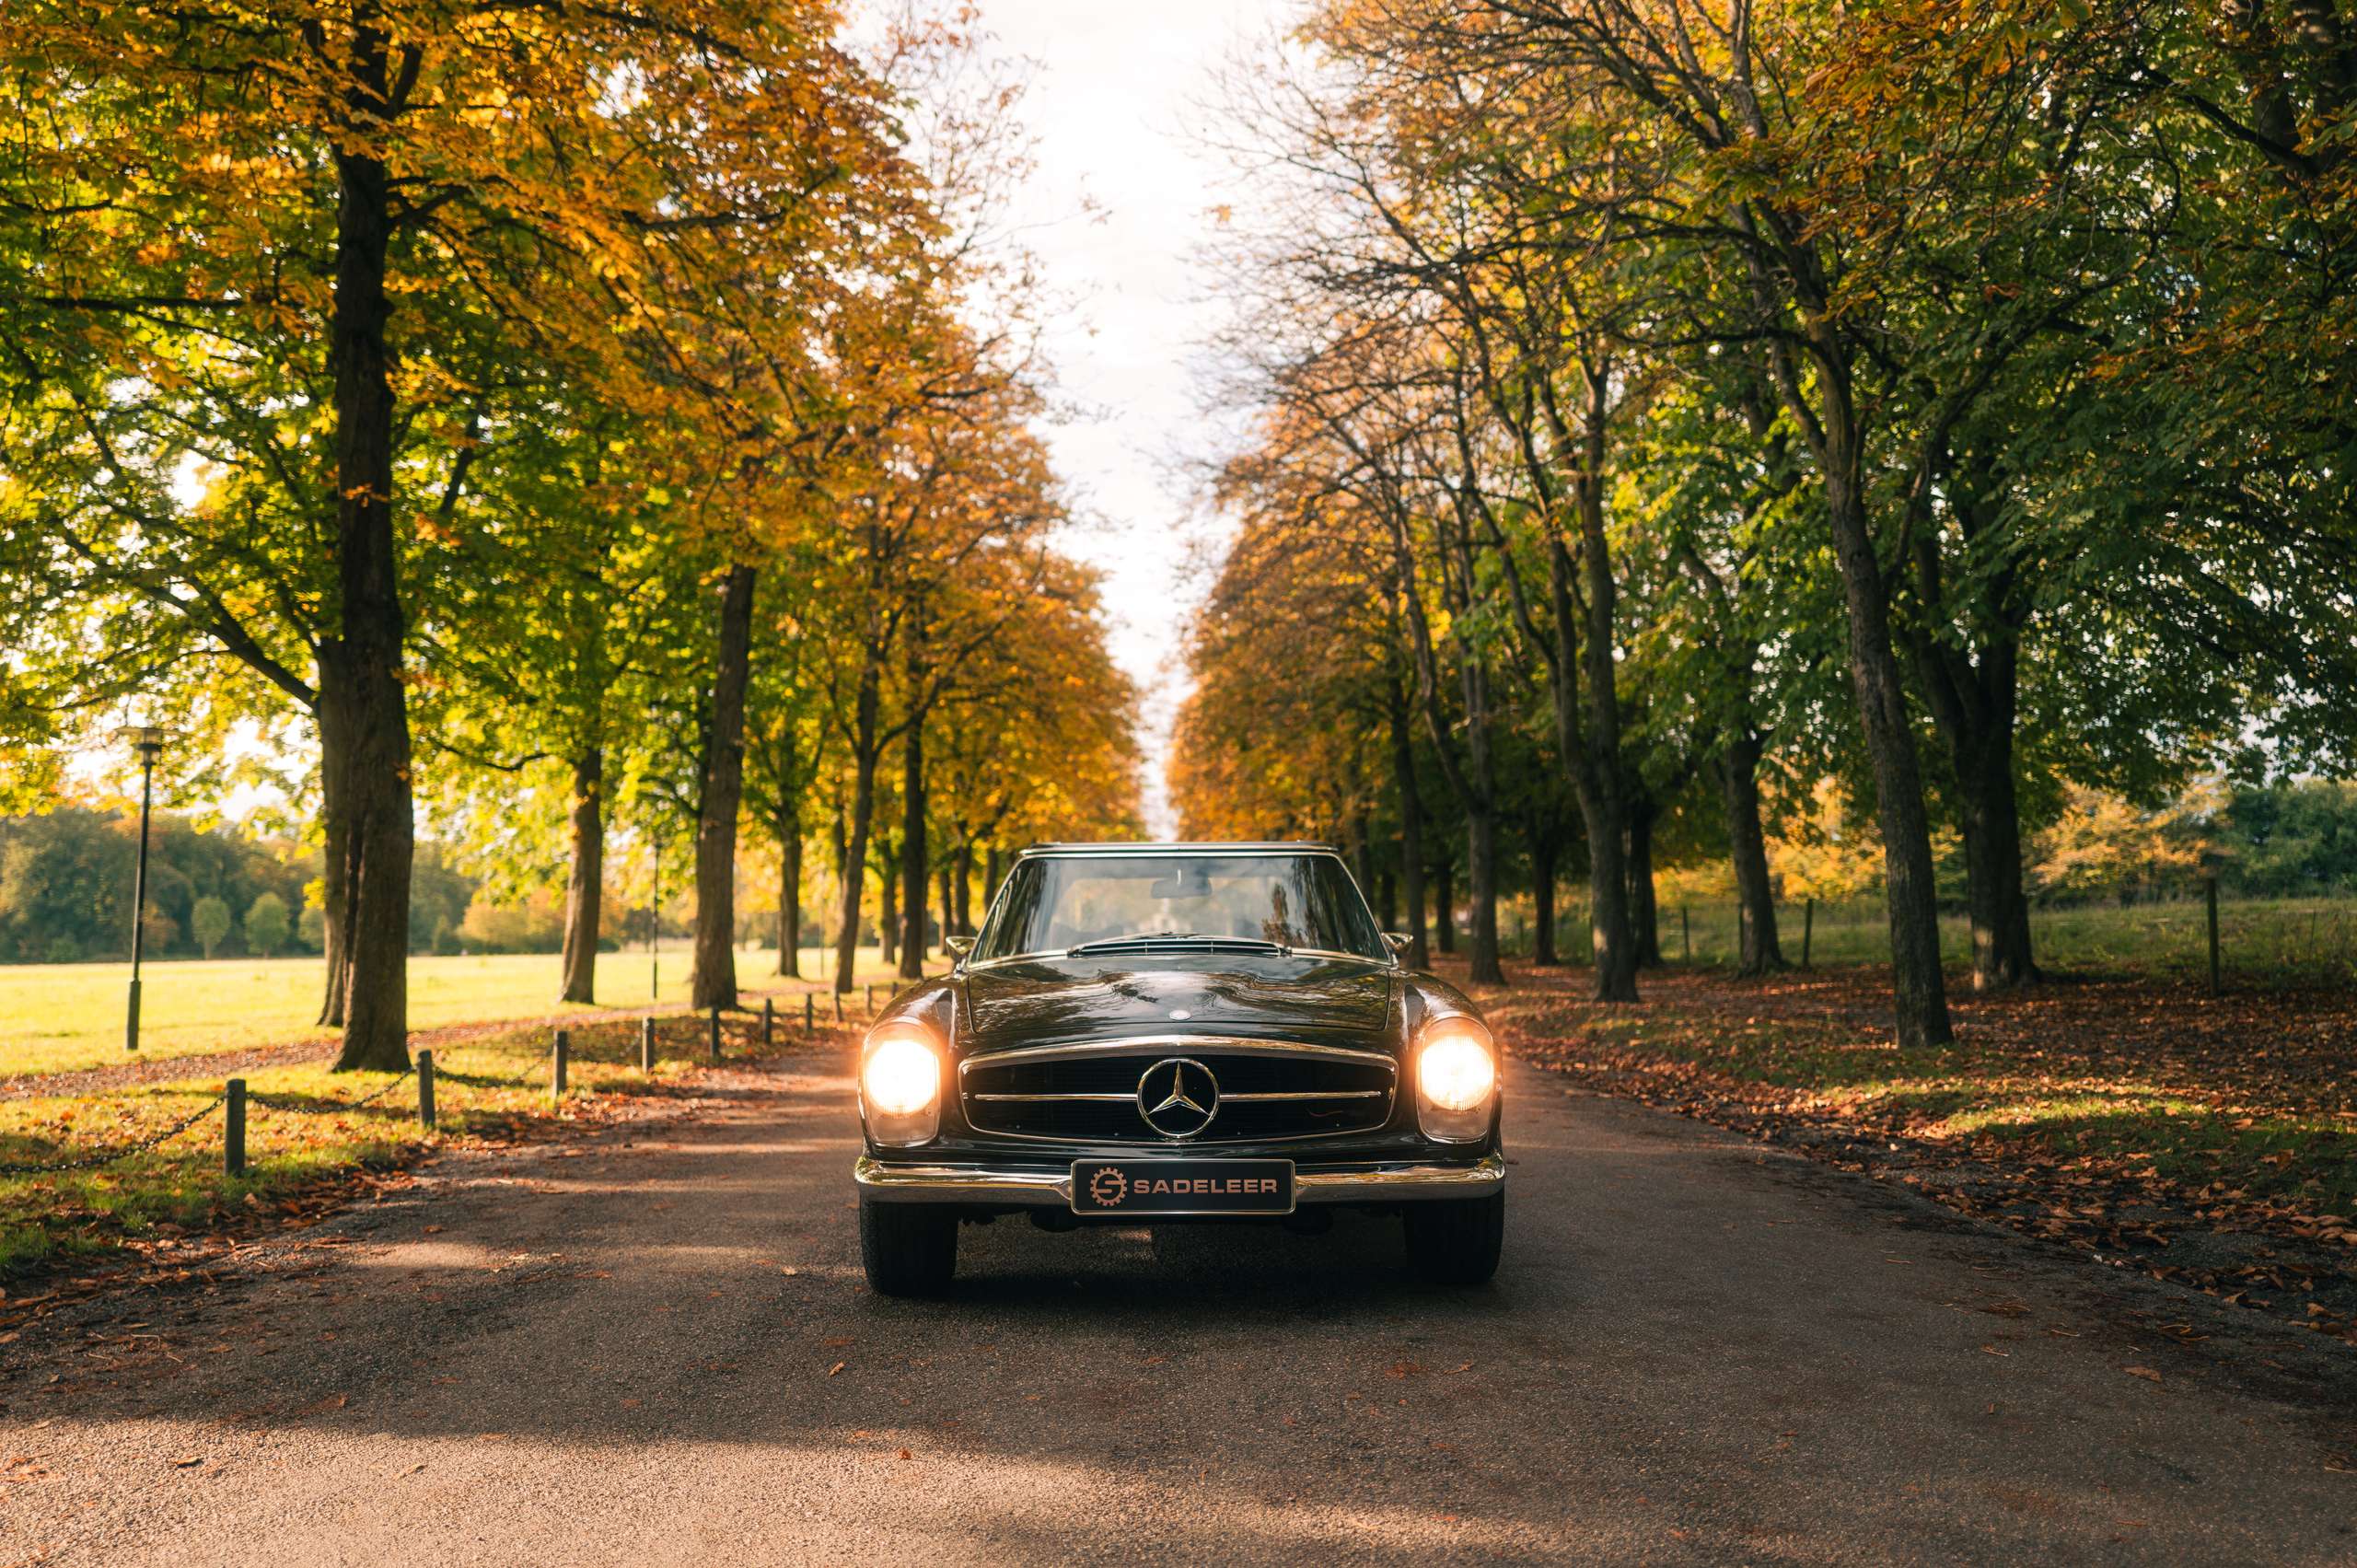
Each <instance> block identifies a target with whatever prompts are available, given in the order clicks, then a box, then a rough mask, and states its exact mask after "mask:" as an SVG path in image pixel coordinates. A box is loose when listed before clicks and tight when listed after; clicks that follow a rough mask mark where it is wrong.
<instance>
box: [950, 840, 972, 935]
mask: <svg viewBox="0 0 2357 1568" xmlns="http://www.w3.org/2000/svg"><path fill="white" fill-rule="evenodd" d="M952 874H953V875H954V876H955V877H956V878H957V880H956V882H955V883H954V887H955V889H956V892H957V898H958V911H957V921H958V923H957V925H956V927H955V928H954V929H955V930H956V931H957V933H958V935H960V936H971V935H973V934H974V844H973V841H972V840H968V841H967V842H964V843H961V844H959V845H958V854H957V857H956V859H955V862H954V870H953V873H952Z"/></svg>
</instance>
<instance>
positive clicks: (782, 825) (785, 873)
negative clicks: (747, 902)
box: [777, 805, 802, 980]
mask: <svg viewBox="0 0 2357 1568" xmlns="http://www.w3.org/2000/svg"><path fill="white" fill-rule="evenodd" d="M777 972H778V973H780V974H782V975H791V976H793V977H795V979H797V980H798V979H800V978H801V975H802V809H801V807H800V806H799V805H795V806H789V807H784V809H782V810H780V811H779V812H778V817H777Z"/></svg>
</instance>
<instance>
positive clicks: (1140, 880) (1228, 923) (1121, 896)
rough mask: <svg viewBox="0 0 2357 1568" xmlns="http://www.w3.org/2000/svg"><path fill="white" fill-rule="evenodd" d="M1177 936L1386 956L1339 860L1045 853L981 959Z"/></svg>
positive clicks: (1003, 911)
mask: <svg viewBox="0 0 2357 1568" xmlns="http://www.w3.org/2000/svg"><path fill="white" fill-rule="evenodd" d="M1154 935H1168V936H1172V937H1192V938H1197V939H1202V940H1207V941H1208V940H1212V939H1224V940H1231V941H1235V940H1241V941H1248V942H1265V943H1270V944H1273V945H1274V946H1277V947H1294V948H1306V949H1315V950H1318V951H1320V952H1329V953H1353V954H1356V955H1358V956H1360V957H1362V958H1384V957H1387V949H1386V948H1385V947H1384V945H1383V937H1382V935H1381V934H1380V933H1379V932H1377V931H1376V927H1375V920H1374V918H1373V917H1372V916H1371V915H1369V914H1368V913H1367V908H1366V900H1364V899H1363V898H1361V897H1360V896H1359V889H1358V887H1357V885H1356V884H1355V883H1353V881H1352V880H1351V878H1350V875H1349V873H1347V872H1345V871H1344V870H1343V869H1342V863H1341V861H1340V860H1338V859H1336V858H1335V857H1334V856H1332V855H1330V854H1234V855H1225V854H1134V855H1131V854H1087V855H1040V856H1036V857H1034V858H1032V859H1029V860H1024V861H1019V862H1017V863H1016V867H1015V870H1014V871H1013V872H1012V873H1010V874H1009V876H1008V877H1007V886H1006V890H1005V893H1004V896H1002V897H1001V898H1000V899H999V900H998V901H997V902H996V904H995V905H993V909H992V912H991V918H990V923H989V925H988V926H987V928H985V929H984V931H983V932H982V935H981V941H980V943H978V944H977V945H976V948H975V957H977V958H1013V957H1014V956H1016V954H1018V953H1048V952H1062V951H1063V950H1064V949H1065V948H1068V947H1081V946H1083V945H1085V944H1089V943H1102V942H1115V941H1119V940H1120V938H1122V937H1130V936H1154Z"/></svg>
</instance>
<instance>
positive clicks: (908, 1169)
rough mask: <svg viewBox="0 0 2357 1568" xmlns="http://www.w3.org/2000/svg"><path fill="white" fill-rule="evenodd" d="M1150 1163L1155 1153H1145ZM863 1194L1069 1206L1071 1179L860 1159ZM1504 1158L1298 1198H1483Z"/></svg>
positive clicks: (1318, 1186) (1305, 1181)
mask: <svg viewBox="0 0 2357 1568" xmlns="http://www.w3.org/2000/svg"><path fill="white" fill-rule="evenodd" d="M1136 1157H1138V1158H1141V1159H1151V1158H1153V1157H1155V1156H1152V1155H1140V1156H1136ZM852 1180H853V1182H855V1183H856V1184H857V1185H858V1187H859V1191H860V1195H861V1196H862V1197H864V1198H870V1199H873V1200H875V1201H876V1202H881V1203H1004V1204H1015V1205H1017V1206H1023V1207H1032V1208H1056V1209H1068V1208H1070V1207H1071V1206H1072V1173H1071V1172H1070V1171H1065V1170H1004V1169H1001V1168H998V1167H993V1166H986V1165H900V1164H898V1163H892V1164H888V1163H886V1162H885V1161H883V1160H879V1159H877V1158H875V1157H873V1156H868V1155H862V1156H859V1163H858V1164H856V1165H854V1166H853V1167H852ZM1505 1180H1506V1162H1505V1156H1503V1155H1490V1156H1485V1157H1484V1158H1483V1159H1482V1160H1481V1161H1480V1163H1478V1164H1475V1165H1407V1164H1399V1165H1379V1166H1374V1167H1369V1168H1367V1169H1364V1170H1299V1169H1296V1170H1295V1173H1294V1179H1293V1197H1294V1202H1295V1204H1296V1205H1299V1204H1303V1203H1389V1202H1414V1201H1417V1200H1421V1199H1427V1198H1486V1197H1488V1196H1489V1195H1490V1194H1491V1193H1492V1192H1495V1191H1498V1190H1499V1189H1500V1188H1502V1187H1504V1185H1505Z"/></svg>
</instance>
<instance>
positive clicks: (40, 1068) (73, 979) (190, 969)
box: [0, 947, 938, 1078]
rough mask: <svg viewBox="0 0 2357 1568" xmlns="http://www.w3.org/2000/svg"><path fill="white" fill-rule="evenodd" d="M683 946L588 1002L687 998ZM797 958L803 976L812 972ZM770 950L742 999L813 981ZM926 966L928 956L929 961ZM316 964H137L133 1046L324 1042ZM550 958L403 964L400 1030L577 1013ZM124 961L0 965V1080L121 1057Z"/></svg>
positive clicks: (746, 958) (194, 1050) (641, 960)
mask: <svg viewBox="0 0 2357 1568" xmlns="http://www.w3.org/2000/svg"><path fill="white" fill-rule="evenodd" d="M859 957H860V963H859V978H860V981H861V982H862V983H863V984H864V983H865V982H867V981H876V982H877V983H881V982H883V981H886V980H888V979H889V978H890V976H889V975H888V972H887V970H886V969H885V967H884V964H883V962H882V960H881V958H879V956H878V955H877V951H876V949H874V948H872V947H868V948H863V949H861V951H860V956H859ZM688 958H689V955H688V952H687V949H686V948H685V947H680V948H679V949H678V950H676V951H672V950H666V951H665V952H664V954H663V955H662V976H661V978H662V982H663V983H662V992H661V994H660V995H659V996H657V995H656V994H655V993H653V992H652V990H651V989H650V987H649V984H648V979H649V976H648V964H647V956H646V954H644V952H636V953H609V954H605V955H602V956H600V958H598V1007H644V1006H645V1005H648V1003H649V1002H650V1000H651V1001H654V1002H656V1004H658V1005H680V1004H684V1003H685V1002H686V1001H687V994H688V992H687V987H688ZM816 958H817V955H816V954H815V953H814V952H809V951H806V952H805V953H804V954H803V968H804V969H805V970H816V969H817V968H818V965H817V963H816V961H815V960H816ZM776 962H777V958H776V950H775V949H774V948H770V949H763V950H761V951H754V950H750V949H746V950H740V951H739V952H738V954H737V981H738V982H739V984H740V985H742V986H743V987H744V988H745V989H746V990H747V991H749V993H753V994H756V995H758V994H760V993H763V992H770V991H776V992H785V991H802V990H807V989H809V988H810V987H811V986H812V985H814V984H816V983H817V982H816V981H811V980H802V981H782V980H779V979H778V978H777V977H776V976H775V975H773V974H772V973H771V972H770V971H771V970H772V969H774V968H775V967H776ZM937 962H938V960H936V963H937ZM322 963H323V960H321V959H319V958H271V959H254V958H221V959H216V960H214V961H212V962H209V963H208V962H205V961H203V960H202V959H185V960H179V961H174V962H169V963H151V964H146V965H144V966H142V968H141V971H140V972H141V981H142V984H141V992H142V1001H141V1004H140V1031H139V1046H140V1053H141V1055H143V1056H146V1057H151V1058H164V1057H179V1056H201V1055H206V1054H209V1053H212V1052H215V1051H242V1050H247V1049H250V1048H251V1047H254V1046H258V1045H275V1044H280V1043H284V1042H286V1041H291V1040H314V1039H316V1040H325V1039H328V1038H330V1036H331V1031H330V1030H325V1029H320V1028H316V1027H314V1026H313V1024H312V1022H311V1020H312V1019H313V1018H314V1017H315V1016H317V1015H318V1013H319V988H320V985H321V984H322V983H323V978H324V975H325V970H324V969H323V968H322ZM558 975H559V970H558V959H557V958H556V956H555V955H554V954H543V953H528V954H502V955H497V956H493V957H478V958H412V959H410V961H409V1017H410V1025H411V1027H412V1028H419V1029H429V1028H437V1027H439V1026H442V1025H447V1024H485V1023H501V1022H505V1021H506V1020H508V1019H513V1018H537V1017H545V1016H557V1015H562V1014H564V1013H567V1012H589V1011H592V1010H593V1009H590V1008H586V1007H574V1006H570V1005H566V1004H563V1003H560V1002H558V1001H557V1000H556V993H557V983H558ZM130 979H131V966H130V965H128V964H28V965H10V966H5V967H0V1078H5V1077H17V1076H21V1075H23V1074H31V1073H64V1072H72V1071H75V1070H76V1069H78V1068H84V1067H101V1066H110V1065H112V1064H114V1063H120V1062H123V1061H125V1060H128V1056H127V1053H126V1052H125V1051H124V1050H123V1041H122V1025H123V1007H124V997H125V993H126V991H127V990H128V987H129V981H130Z"/></svg>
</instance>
